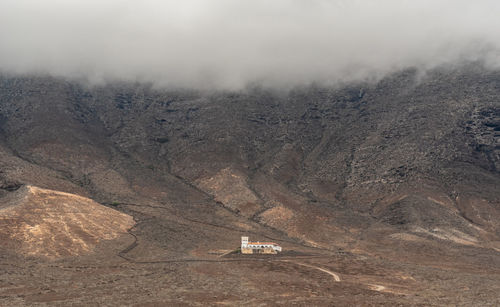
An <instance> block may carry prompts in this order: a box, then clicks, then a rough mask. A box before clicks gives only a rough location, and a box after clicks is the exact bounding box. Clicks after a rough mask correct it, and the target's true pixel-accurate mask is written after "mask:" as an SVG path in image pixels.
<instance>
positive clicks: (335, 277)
mask: <svg viewBox="0 0 500 307" xmlns="http://www.w3.org/2000/svg"><path fill="white" fill-rule="evenodd" d="M281 261H283V262H290V263H294V264H297V265H301V266H305V267H308V268H313V269H316V270H319V271H321V272H324V273H326V274H328V275H330V276H332V277H333V279H334V280H335V281H336V282H340V276H339V275H338V274H337V273H334V272H332V271H329V270H327V269H323V268H320V267H319V266H315V265H311V264H305V263H300V262H296V261H292V260H281Z"/></svg>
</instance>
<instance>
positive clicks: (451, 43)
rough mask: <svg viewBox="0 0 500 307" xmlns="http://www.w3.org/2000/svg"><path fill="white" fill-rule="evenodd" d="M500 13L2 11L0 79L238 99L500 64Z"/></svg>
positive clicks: (422, 9)
mask: <svg viewBox="0 0 500 307" xmlns="http://www.w3.org/2000/svg"><path fill="white" fill-rule="evenodd" d="M498 16H500V2H498V1H488V0H484V1H481V0H479V1H470V0H467V1H465V0H453V1H452V0H432V1H431V0H411V1H410V0H378V1H372V0H345V1H340V0H338V1H335V0H272V1H270V0H240V1H238V0H210V1H207V0H182V1H173V0H163V1H160V0H158V1H154V0H141V1H138V0H106V1H99V0H71V1H68V0H44V1H39V0H2V1H1V2H0V71H1V72H4V73H21V74H31V73H38V74H39V73H49V74H51V75H54V76H62V77H69V78H77V79H83V80H87V81H89V82H91V83H101V82H105V81H110V80H122V81H139V82H153V83H154V84H156V85H158V86H182V87H198V88H200V87H201V88H206V87H215V88H225V89H226V88H232V89H234V88H239V87H242V86H245V85H246V84H247V83H249V82H262V83H264V84H268V85H275V86H282V85H295V84H303V83H309V82H325V83H335V82H338V81H349V80H359V79H367V78H377V77H380V76H383V75H384V74H386V73H388V72H392V71H395V70H399V69H402V68H406V67H417V68H421V69H429V68H433V67H436V66H438V65H443V64H454V63H459V62H463V61H476V60H479V61H483V62H484V63H485V65H486V66H488V67H494V68H498V66H499V64H500V53H499V50H500V35H498V29H500V18H498Z"/></svg>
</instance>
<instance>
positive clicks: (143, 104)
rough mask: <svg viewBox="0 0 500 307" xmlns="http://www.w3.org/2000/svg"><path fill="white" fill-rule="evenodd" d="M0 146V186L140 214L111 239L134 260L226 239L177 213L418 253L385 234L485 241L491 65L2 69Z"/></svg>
mask: <svg viewBox="0 0 500 307" xmlns="http://www.w3.org/2000/svg"><path fill="white" fill-rule="evenodd" d="M0 149H1V152H0V166H1V167H2V180H3V181H2V182H5V183H4V184H3V187H4V189H6V190H9V189H11V188H15V187H17V186H19V185H21V184H33V185H37V186H41V187H45V188H50V189H55V190H62V191H67V192H71V193H77V194H81V195H86V196H90V197H92V198H93V199H95V200H97V201H99V202H101V203H108V204H113V206H114V207H116V208H117V209H118V210H122V211H124V212H126V213H128V214H131V215H133V216H134V217H135V218H136V219H139V220H141V219H145V220H147V221H148V222H144V223H141V222H139V223H138V225H137V226H136V228H135V231H136V233H135V235H136V236H137V237H138V238H139V240H143V243H142V244H139V245H138V247H134V249H133V250H132V251H130V253H129V251H127V253H129V254H130V255H129V258H131V259H132V258H133V259H136V260H137V259H138V260H141V259H142V260H144V259H145V258H147V256H146V255H148V254H149V252H147V251H146V249H148V248H151V249H153V250H161V251H168V253H169V255H181V256H182V255H186V253H190V252H192V251H193V250H195V249H196V248H200V245H203V244H204V243H203V242H204V241H205V240H212V241H214V242H219V243H218V244H220V245H221V246H224V245H225V244H226V245H230V243H227V240H228V236H229V233H224V232H219V231H215V230H210V229H209V227H208V226H207V227H208V228H207V227H201V226H199V225H198V224H196V225H198V226H196V227H188V226H186V225H191V224H190V223H198V222H199V221H200V220H203V222H204V223H211V224H212V225H226V226H227V227H230V228H231V229H232V230H231V231H236V230H237V231H245V228H238V227H240V226H234V225H246V226H245V227H247V228H248V229H252V231H254V232H257V233H260V234H266V235H273V236H279V237H280V238H281V239H284V240H285V239H286V240H291V241H292V242H295V243H296V244H302V246H303V247H311V246H315V247H319V248H324V249H325V250H333V249H335V248H339V247H341V248H343V249H347V250H349V249H351V250H367V249H371V250H372V251H373V253H377V250H378V247H380V253H382V254H384V255H386V256H387V257H389V256H388V255H389V254H390V253H387V252H386V251H385V249H384V248H382V247H381V246H382V244H383V245H384V246H387V245H388V244H389V245H391V244H393V246H394V249H395V250H398V248H401V250H402V251H403V250H404V251H405V252H406V251H408V250H412V251H414V252H415V254H416V255H420V256H418V257H423V258H425V257H429V253H427V252H425V251H424V250H425V249H422V248H421V246H420V245H415V246H413V245H412V246H413V247H411V246H410V247H409V246H407V245H404V246H403V245H401V244H400V243H397V242H400V241H397V240H400V239H394V240H395V241H389V242H388V241H387V240H388V239H387V238H389V237H390V238H413V239H412V240H417V239H415V238H418V240H423V241H422V242H424V241H425V242H427V241H426V240H431V241H432V240H437V241H439V240H441V241H443V242H447V243H446V244H452V245H453V244H455V245H457V246H462V245H463V246H476V247H478V248H496V247H495V246H496V245H494V246H493V245H491V244H492V243H491V242H495V241H500V239H499V237H498V236H499V235H500V222H499V221H500V72H496V71H485V70H482V69H479V68H474V67H466V68H460V69H441V70H436V71H434V72H431V73H429V74H428V75H426V76H425V77H421V76H419V75H418V74H417V73H416V72H415V71H413V70H408V71H403V72H400V73H397V74H393V75H391V76H388V77H386V78H385V79H383V80H381V81H379V82H378V83H376V84H372V83H358V84H349V85H345V86H338V87H335V88H323V87H318V86H308V87H303V88H296V89H293V90H289V91H281V90H275V89H267V88H261V87H254V88H248V89H246V90H242V91H237V92H199V91H190V90H189V91H188V90H158V89H154V88H152V87H150V86H147V85H137V84H114V85H108V86H104V87H95V88H87V87H85V86H82V85H79V84H76V83H71V82H67V81H62V80H56V79H52V78H42V77H6V76H4V77H1V78H0ZM221 185H234V187H235V188H234V189H223V188H221ZM228 191H231V192H228ZM228 193H229V194H231V195H229V194H228ZM238 193H240V194H238ZM133 206H136V207H133ZM141 206H146V207H147V208H146V207H141ZM139 208H141V209H140V210H139ZM242 212H244V213H242ZM181 220H182V221H183V222H181ZM193 221H194V222H193ZM186 223H187V224H186ZM231 225H232V226H231ZM226 226H224V227H226ZM210 227H213V226H210ZM241 227H242V226H241ZM235 229H236V230H235ZM239 234H240V232H236V233H233V234H232V235H234V236H236V237H237V236H239ZM391 236H392V237H391ZM391 240H392V239H391ZM401 240H403V239H401ZM395 242H396V243H395ZM405 242H406V241H405ZM415 242H416V241H415ZM419 242H420V241H419ZM429 242H430V241H429ZM148 244H149V245H148ZM405 244H406V243H405ZM408 244H409V243H408ZM415 244H417V243H415ZM418 244H423V243H418ZM425 244H427V243H425ZM429 244H431V243H429ZM432 244H433V243H432ZM432 244H431V245H432ZM429 246H430V245H429ZM492 246H493V247H492ZM226 247H229V248H230V246H226ZM141 248H142V249H141ZM498 248H500V246H498ZM447 252H448V251H443V253H447ZM450 253H451V252H450ZM391 257H392V256H391ZM418 257H417V258H418ZM146 260H147V259H146ZM415 261H417V260H415ZM471 261H472V260H471ZM495 263H496V262H495Z"/></svg>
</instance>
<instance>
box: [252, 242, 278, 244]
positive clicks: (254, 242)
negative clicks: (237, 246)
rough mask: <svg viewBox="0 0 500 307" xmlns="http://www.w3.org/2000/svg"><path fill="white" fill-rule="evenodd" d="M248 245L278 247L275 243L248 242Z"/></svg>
mask: <svg viewBox="0 0 500 307" xmlns="http://www.w3.org/2000/svg"><path fill="white" fill-rule="evenodd" d="M248 245H278V244H276V243H274V242H248Z"/></svg>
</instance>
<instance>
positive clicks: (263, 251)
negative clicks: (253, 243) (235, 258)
mask: <svg viewBox="0 0 500 307" xmlns="http://www.w3.org/2000/svg"><path fill="white" fill-rule="evenodd" d="M241 253H242V254H277V252H276V251H275V250H274V249H273V248H271V247H264V248H242V249H241Z"/></svg>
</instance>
